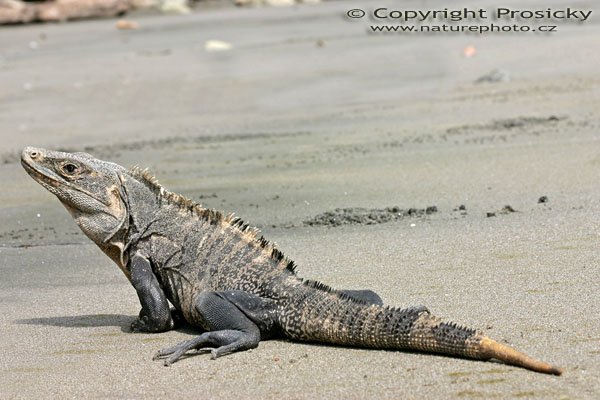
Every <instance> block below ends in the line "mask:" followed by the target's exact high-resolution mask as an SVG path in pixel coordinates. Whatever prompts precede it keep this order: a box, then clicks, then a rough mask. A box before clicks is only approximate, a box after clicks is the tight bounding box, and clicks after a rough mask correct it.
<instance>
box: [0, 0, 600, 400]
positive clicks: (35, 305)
mask: <svg viewBox="0 0 600 400" xmlns="http://www.w3.org/2000/svg"><path fill="white" fill-rule="evenodd" d="M438 3H439V4H438ZM487 3H488V4H490V5H494V4H496V3H495V2H487ZM356 4H361V3H357V2H333V3H331V4H322V5H318V6H311V7H308V6H304V7H295V8H277V9H250V10H238V9H224V10H210V11H204V12H202V13H194V14H192V15H189V16H137V17H135V16H134V17H132V18H133V19H135V20H136V21H137V22H138V23H139V24H140V29H138V30H135V31H127V32H122V31H117V30H116V29H115V28H114V20H99V21H84V22H75V23H69V24H64V25H32V26H24V27H12V28H0V77H1V79H2V85H1V86H2V88H1V89H0V138H1V139H2V145H1V147H0V157H1V160H0V161H1V162H2V163H1V164H0V176H1V180H2V188H3V190H2V191H1V192H0V243H1V247H0V268H1V272H2V279H0V311H1V312H0V321H1V323H0V337H1V338H2V340H1V341H0V350H1V351H2V354H3V355H4V360H5V361H4V363H3V366H2V367H1V369H2V373H1V374H0V386H1V387H2V390H3V395H2V396H3V397H6V398H31V397H34V396H36V397H39V396H42V397H54V398H65V397H67V398H77V397H83V396H85V397H92V398H156V397H166V396H169V397H172V398H184V397H185V398H188V397H190V396H192V395H194V396H202V397H206V398H267V399H271V398H272V399H274V398H314V397H324V398H348V399H353V398H369V397H370V398H448V397H458V398H477V397H482V398H490V397H496V398H514V397H518V398H590V399H591V398H596V397H598V396H599V395H600V383H599V382H600V373H599V368H598V356H599V354H600V353H599V350H598V343H599V340H600V318H599V317H598V313H597V310H598V309H599V308H600V296H599V295H598V293H600V283H599V279H598V270H597V265H598V261H599V260H598V251H597V248H598V245H599V244H600V235H599V234H598V227H599V222H598V215H600V200H599V199H600V186H599V185H598V182H599V181H600V145H599V142H598V139H599V138H600V135H599V134H598V127H599V125H600V118H599V116H598V113H597V110H598V109H600V97H599V94H600V79H599V78H598V73H597V71H598V69H599V67H600V55H599V53H598V52H597V51H595V50H594V49H595V48H596V47H597V37H598V35H599V34H600V26H599V23H598V21H597V20H596V19H595V18H592V20H590V21H589V22H587V23H586V24H584V25H569V24H561V25H559V28H560V32H559V33H557V34H556V35H554V36H550V37H545V36H537V35H531V36H522V35H490V36H481V37H480V36H465V35H450V34H448V35H442V36H419V35H413V36H410V37H406V36H401V35H368V34H366V33H365V32H366V31H365V28H366V26H367V23H366V22H361V21H348V20H346V19H344V18H342V17H341V15H343V12H344V11H345V10H347V9H349V8H355V5H356ZM381 4H384V5H385V4H396V6H397V4H398V3H393V2H382V3H381ZM403 4H407V5H405V6H403V7H404V8H407V7H408V5H411V4H412V5H414V4H416V3H412V2H405V3H403ZM505 4H508V5H513V6H514V5H515V4H517V2H514V1H513V2H510V1H509V2H506V3H505ZM531 4H532V5H533V4H535V5H537V6H539V7H541V8H546V7H552V6H556V5H558V4H559V2H550V3H548V2H538V1H535V2H531ZM532 5H531V6H528V7H533V6H532ZM440 6H441V3H440V2H428V8H435V7H440ZM570 6H571V7H577V6H579V7H580V8H585V9H593V8H592V5H590V3H585V2H578V3H577V4H572V5H570ZM397 7H398V6H397ZM594 12H597V11H596V10H595V9H594ZM211 39H218V40H223V41H227V42H230V43H232V44H233V49H232V50H230V51H226V52H213V53H210V52H206V51H205V49H204V43H205V41H207V40H211ZM33 42H35V44H32V43H33ZM469 45H472V46H474V47H475V48H476V49H477V54H476V55H475V56H474V57H471V58H465V57H464V56H463V53H462V52H463V49H464V48H465V47H466V46H469ZM495 68H501V69H503V70H506V71H509V72H510V77H511V79H510V81H509V82H498V83H479V84H476V83H475V81H476V80H477V79H478V78H479V77H481V76H483V75H485V74H488V73H489V72H490V71H492V70H493V69H495ZM25 145H34V146H40V147H49V148H54V149H57V148H64V149H72V150H85V151H88V152H90V153H92V154H94V155H96V156H98V157H101V158H105V159H110V160H112V161H115V162H117V163H120V164H123V165H134V164H138V165H141V166H144V167H149V168H150V169H151V170H152V171H153V172H154V173H155V174H156V176H157V177H158V179H159V181H160V182H161V183H162V184H163V185H164V186H166V187H167V188H169V189H171V190H173V191H176V192H179V193H182V194H185V195H186V196H188V197H190V198H192V199H194V200H196V201H199V202H201V203H203V204H205V205H207V206H210V207H214V208H219V209H224V210H227V211H235V212H236V214H237V215H239V216H241V217H242V218H244V219H245V220H246V221H247V222H249V223H250V224H252V225H255V226H258V227H260V228H261V230H262V231H263V234H264V235H265V236H266V237H267V238H269V239H271V240H273V241H275V242H276V243H277V244H278V246H279V248H280V249H281V250H283V251H284V252H285V253H286V254H287V255H289V256H290V257H291V258H292V259H294V260H295V261H296V262H297V264H298V265H299V267H298V270H299V274H300V275H301V276H305V277H309V278H311V279H319V280H321V281H323V282H325V283H327V284H330V285H332V286H334V287H340V288H357V289H358V288H371V289H374V290H376V291H377V292H378V293H379V294H381V296H382V297H383V299H384V301H385V302H386V303H388V304H392V305H398V306H406V305H416V304H425V305H427V306H428V307H429V309H430V310H431V311H432V312H433V313H434V314H436V315H439V316H441V317H444V318H446V319H449V320H453V321H456V322H459V323H461V324H466V325H469V326H473V327H478V328H481V329H483V330H484V331H485V332H486V333H487V334H488V335H489V336H491V337H493V338H495V339H498V340H500V341H503V342H507V343H509V344H510V345H512V346H514V347H516V348H518V349H520V350H523V351H525V352H527V353H529V354H531V355H532V356H535V357H538V358H541V359H543V360H545V361H549V362H552V363H555V364H557V365H559V366H561V367H564V368H565V374H564V375H563V376H562V377H550V376H544V375H539V374H535V373H532V372H528V371H524V370H520V369H517V368H512V367H508V366H504V365H502V364H498V363H489V362H488V363H484V362H475V361H469V360H461V359H455V358H448V357H440V356H432V355H426V354H415V353H401V352H386V351H374V350H362V349H350V348H341V347H328V346H320V345H311V344H302V343H293V342H288V341H267V342H262V343H261V345H260V346H259V348H257V349H255V350H252V351H247V352H244V353H239V354H234V355H231V356H228V357H224V358H221V359H218V360H215V361H212V360H210V359H209V357H208V356H206V355H197V356H193V357H188V358H186V359H184V360H182V361H180V362H179V363H177V364H175V365H173V366H172V367H170V368H165V367H163V366H162V364H161V363H159V362H153V361H152V360H151V358H152V355H153V354H154V352H155V351H156V350H157V349H158V348H161V347H164V346H168V345H171V344H174V343H176V342H178V341H181V340H184V339H187V338H189V337H190V335H193V334H194V332H193V331H189V330H182V331H174V332H168V333H163V334H158V335H145V334H131V333H129V332H128V326H129V325H130V323H131V322H132V321H133V319H134V318H135V316H136V315H137V312H138V310H139V305H138V302H137V297H136V295H135V292H134V290H133V288H131V287H130V285H129V284H128V282H127V280H126V279H125V278H124V277H123V276H122V274H121V272H120V271H119V270H118V268H116V267H115V266H114V265H113V264H111V261H110V260H109V259H108V258H106V257H105V256H104V255H103V254H102V253H101V252H100V250H98V249H97V248H96V247H95V246H94V245H92V244H91V243H90V242H89V241H88V240H87V238H85V237H84V235H83V234H82V233H80V231H79V229H78V228H77V227H76V225H75V224H74V222H73V221H72V220H71V217H70V216H69V215H68V213H67V212H66V211H65V210H64V209H63V207H62V206H61V205H60V203H59V202H58V201H57V200H56V199H55V198H54V197H53V196H52V195H51V194H50V193H48V192H46V191H45V190H44V189H42V188H41V187H39V185H37V184H36V183H35V182H34V181H33V180H31V179H30V178H29V177H28V176H27V175H26V173H25V172H24V171H23V170H22V168H21V166H20V165H19V163H18V154H19V152H20V149H21V148H22V147H23V146H25ZM542 196H546V197H547V201H546V202H539V199H540V197H542ZM507 205H509V206H510V208H506V206H507ZM433 206H435V211H431V210H433V209H432V208H430V211H431V212H427V209H428V207H433ZM460 206H464V207H460ZM461 208H464V209H461ZM411 209H413V210H415V211H412V212H411V211H409V210H411ZM336 210H337V211H336ZM510 210H513V211H510Z"/></svg>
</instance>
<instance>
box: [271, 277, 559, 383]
mask: <svg viewBox="0 0 600 400" xmlns="http://www.w3.org/2000/svg"><path fill="white" fill-rule="evenodd" d="M305 287H306V291H303V294H302V296H301V301H299V302H294V303H295V307H292V308H287V307H286V308H285V309H288V310H289V309H292V310H293V309H296V310H298V307H300V310H298V311H296V312H294V313H291V314H289V315H288V314H287V313H284V315H281V317H280V324H281V327H282V328H283V331H284V332H285V333H286V335H287V336H289V337H291V338H293V339H298V340H304V341H315V342H322V343H332V344H339V345H347V346H356V347H367V348H377V349H395V350H417V351H424V352H431V353H438V354H447V355H452V356H458V357H465V358H471V359H475V360H490V359H496V360H499V361H502V362H504V363H505V364H509V365H514V366H517V367H521V368H525V369H529V370H531V371H535V372H541V373H545V374H553V375H561V374H562V372H563V371H562V369H560V368H558V367H555V366H553V365H550V364H548V363H545V362H542V361H538V360H535V359H533V358H531V357H529V356H527V355H525V354H523V353H521V352H519V351H517V350H515V349H512V348H511V347H508V346H505V345H503V344H500V343H498V342H496V341H494V340H492V339H490V338H488V337H487V336H485V335H484V334H483V332H481V331H479V330H476V329H470V328H466V327H462V326H459V325H456V324H454V323H449V322H443V321H442V320H441V319H440V318H438V317H435V316H433V315H431V314H430V313H429V311H428V310H427V309H426V308H425V307H412V308H406V309H396V308H392V307H382V306H378V305H367V304H364V303H362V302H360V301H356V300H354V299H352V298H349V297H348V296H344V295H343V294H340V293H339V292H336V291H333V290H331V289H329V288H328V287H326V286H325V285H322V284H318V283H313V282H308V283H307V285H306V286H305ZM290 300H291V299H290ZM296 300H298V298H296ZM292 301H293V300H292Z"/></svg>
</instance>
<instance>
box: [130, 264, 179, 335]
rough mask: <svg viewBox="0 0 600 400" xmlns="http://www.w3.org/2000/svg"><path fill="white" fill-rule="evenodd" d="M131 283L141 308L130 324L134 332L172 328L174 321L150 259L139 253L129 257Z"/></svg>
mask: <svg viewBox="0 0 600 400" xmlns="http://www.w3.org/2000/svg"><path fill="white" fill-rule="evenodd" d="M129 269H130V272H131V284H132V285H133V287H134V288H135V291H136V292H137V295H138V298H139V299H140V304H141V305H142V310H141V311H140V314H139V317H138V319H136V320H135V321H134V322H133V323H132V324H131V329H132V330H133V331H134V332H164V331H168V330H171V329H173V327H174V326H175V323H174V321H173V318H172V317H171V309H170V307H169V302H168V301H167V297H166V296H165V293H164V291H163V290H162V288H161V287H160V284H159V283H158V280H157V279H156V276H155V275H154V272H153V271H152V266H151V265H150V260H148V259H147V258H146V257H144V256H142V255H141V254H139V253H135V254H134V255H133V256H132V257H131V258H130V264H129Z"/></svg>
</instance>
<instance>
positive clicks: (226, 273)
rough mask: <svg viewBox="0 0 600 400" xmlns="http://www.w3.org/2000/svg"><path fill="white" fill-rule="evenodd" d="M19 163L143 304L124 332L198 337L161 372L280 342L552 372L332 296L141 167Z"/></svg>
mask: <svg viewBox="0 0 600 400" xmlns="http://www.w3.org/2000/svg"><path fill="white" fill-rule="evenodd" d="M22 165H23V167H24V168H25V169H26V171H27V172H28V173H29V174H30V175H31V176H32V177H33V178H34V179H35V180H36V181H37V182H38V183H40V184H41V185H42V186H44V187H45V188H46V189H47V190H49V191H50V192H52V193H53V194H54V195H56V196H57V197H58V199H59V200H60V201H61V202H62V203H63V205H64V206H65V207H66V208H67V210H68V211H69V212H70V213H71V215H72V216H73V218H74V219H75V221H76V222H77V224H78V225H79V226H80V228H81V229H82V231H83V232H84V233H85V234H86V235H87V236H88V237H89V238H90V239H91V240H93V241H94V242H95V243H96V244H97V245H98V246H99V247H100V248H101V249H102V250H103V251H104V252H105V253H106V254H107V255H108V256H109V257H110V258H111V259H112V260H113V261H114V262H115V263H116V264H117V265H118V266H119V268H121V270H122V271H123V272H124V273H125V275H126V276H127V278H128V279H129V280H130V282H131V284H132V285H133V287H134V288H135V289H136V291H137V294H138V297H139V299H140V303H141V306H142V309H141V311H140V314H139V317H138V319H137V320H136V321H135V322H134V323H133V324H132V329H133V330H134V331H139V332H163V331H167V330H170V329H173V328H174V327H175V325H176V322H177V321H178V320H179V319H181V318H183V319H185V320H186V321H187V322H188V323H190V324H191V325H193V326H197V327H199V328H201V329H202V330H203V331H204V333H202V334H201V335H200V336H198V337H197V338H194V339H192V340H189V341H187V342H183V343H180V344H178V345H176V346H174V347H171V348H167V349H162V350H160V351H159V352H158V353H157V355H156V357H155V358H159V359H164V360H165V364H166V365H168V364H171V363H173V362H175V361H177V360H178V359H179V358H180V357H181V356H182V355H183V354H185V353H186V352H187V351H190V350H198V349H209V350H211V353H212V357H213V358H217V357H219V356H221V355H224V354H228V353H231V352H235V351H240V350H246V349H250V348H254V347H256V346H258V343H259V341H260V340H262V339H266V338H269V337H275V336H284V337H288V338H291V339H297V340H303V341H313V342H322V343H332V344H339V345H348V346H360V347H369V348H380V349H397V350H402V349H407V350H419V351H427V352H434V353H440V354H448V355H454V356H459V357H468V358H473V359H479V360H488V359H491V358H495V359H498V360H501V361H503V362H505V363H508V364H512V365H517V366H521V367H524V368H528V369H531V370H534V371H538V372H544V373H550V374H555V375H559V374H560V373H561V370H560V369H559V368H557V367H554V366H552V365H550V364H546V363H544V362H541V361H537V360H534V359H532V358H530V357H528V356H526V355H524V354H523V353H520V352H518V351H516V350H514V349H511V348H509V347H507V346H504V345H502V344H499V343H497V342H495V341H493V340H491V339H489V338H487V337H486V336H485V335H484V334H483V333H482V332H481V331H478V330H475V329H469V328H464V327H461V326H458V325H456V324H453V323H446V322H443V321H442V320H440V319H439V318H437V317H435V316H433V315H431V314H430V312H429V311H428V310H427V309H426V308H425V307H412V308H406V309H397V308H393V307H389V306H384V305H383V304H382V302H381V299H380V298H379V296H378V295H377V294H375V293H374V292H372V291H370V290H355V291H352V290H334V289H332V288H330V287H328V286H326V285H323V284H321V283H318V282H314V281H306V280H303V279H301V278H299V277H298V276H297V275H296V273H295V271H294V269H295V268H294V263H293V262H292V261H290V260H289V259H288V258H287V257H285V256H284V255H283V254H282V253H281V252H280V251H279V250H278V249H276V248H275V246H274V245H272V244H271V243H269V242H268V241H266V240H265V239H264V238H263V237H261V236H259V234H258V231H257V230H256V229H254V228H250V227H248V226H247V225H246V224H244V223H243V222H242V221H241V220H240V219H238V218H235V217H233V216H232V215H229V216H225V215H223V214H222V213H220V212H217V211H214V210H209V209H206V208H203V207H202V206H200V205H198V204H195V203H193V202H192V201H190V200H188V199H185V198H184V197H182V196H180V195H177V194H174V193H171V192H169V191H167V190H166V189H164V188H163V187H162V186H160V185H159V184H158V182H157V181H156V180H155V179H154V178H153V177H152V176H151V175H150V174H149V173H148V172H146V171H143V170H140V169H137V168H133V169H131V170H127V169H125V168H123V167H121V166H119V165H117V164H114V163H110V162H106V161H102V160H98V159H95V158H93V157H92V156H90V155H89V154H86V153H63V152H56V151H49V150H44V149H38V148H31V147H28V148H25V149H24V150H23V153H22ZM169 303H171V304H172V305H173V306H174V307H175V309H173V310H172V309H170V305H169Z"/></svg>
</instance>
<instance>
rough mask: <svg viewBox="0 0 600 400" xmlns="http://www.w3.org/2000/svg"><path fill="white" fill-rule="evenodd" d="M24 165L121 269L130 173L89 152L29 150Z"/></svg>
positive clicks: (26, 150)
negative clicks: (124, 182) (128, 174)
mask: <svg viewBox="0 0 600 400" xmlns="http://www.w3.org/2000/svg"><path fill="white" fill-rule="evenodd" d="M21 164H22V165H23V167H24V168H25V170H26V171H27V173H28V174H29V175H31V177H32V178H33V179H35V180H36V181H37V182H38V183H39V184H40V185H42V186H43V187H44V188H46V189H47V190H48V191H50V192H51V193H52V194H54V195H55V196H56V197H58V199H59V200H60V201H61V203H62V204H63V205H64V206H65V207H66V208H67V210H68V211H69V212H70V213H71V215H72V216H73V218H74V219H75V221H76V222H77V224H78V225H79V227H80V228H81V230H82V231H83V232H84V233H85V234H86V235H87V236H88V237H89V238H90V239H92V240H93V241H94V242H95V243H96V244H97V245H98V246H99V247H100V248H101V249H102V250H103V251H104V252H106V253H107V254H108V255H109V256H110V257H111V258H112V259H113V260H114V261H115V262H117V264H119V266H121V267H124V266H123V265H121V264H123V254H122V252H123V247H124V243H123V237H124V234H125V232H124V231H126V230H127V229H128V218H129V217H128V211H127V203H126V198H125V194H124V186H123V183H122V182H123V180H124V179H126V178H125V176H126V175H127V170H126V169H125V168H123V167H121V166H120V165H117V164H114V163H111V162H107V161H102V160H98V159H96V158H94V157H92V156H91V155H89V154H87V153H64V152H60V151H51V150H45V149H40V148H34V147H26V148H25V149H24V150H23V153H22V154H21Z"/></svg>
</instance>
